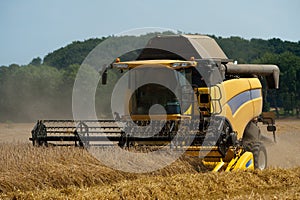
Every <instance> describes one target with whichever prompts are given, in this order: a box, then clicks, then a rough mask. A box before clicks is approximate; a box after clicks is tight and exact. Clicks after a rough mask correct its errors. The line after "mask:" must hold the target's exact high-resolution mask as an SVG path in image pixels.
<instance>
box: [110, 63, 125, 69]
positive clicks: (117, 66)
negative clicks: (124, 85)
mask: <svg viewBox="0 0 300 200" xmlns="http://www.w3.org/2000/svg"><path fill="white" fill-rule="evenodd" d="M113 67H114V68H118V69H127V68H128V65H127V64H122V63H114V64H113Z"/></svg>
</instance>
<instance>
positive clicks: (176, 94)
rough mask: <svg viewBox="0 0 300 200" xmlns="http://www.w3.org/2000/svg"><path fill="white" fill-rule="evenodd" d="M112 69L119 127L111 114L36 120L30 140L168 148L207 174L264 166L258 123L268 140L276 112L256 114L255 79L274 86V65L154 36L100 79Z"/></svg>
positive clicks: (186, 38)
mask: <svg viewBox="0 0 300 200" xmlns="http://www.w3.org/2000/svg"><path fill="white" fill-rule="evenodd" d="M110 69H117V70H119V71H120V72H123V73H124V72H126V73H124V75H126V77H125V78H124V80H125V82H124V84H122V86H123V89H122V93H123V94H122V95H120V98H121V99H122V100H124V106H123V107H122V110H118V112H115V114H116V115H117V116H118V120H120V121H122V124H123V125H124V126H123V127H120V126H119V125H118V123H116V122H115V120H113V119H112V120H83V121H74V120H64V121H63V120H39V121H38V123H37V124H36V126H35V127H34V129H33V130H32V138H31V140H32V141H33V144H34V145H43V144H44V145H48V143H49V142H51V141H60V142H61V141H64V142H66V141H68V142H69V144H72V143H73V144H74V143H75V144H76V145H79V146H86V145H90V144H91V142H95V141H96V142H98V143H97V145H101V146H105V145H119V146H120V147H127V148H129V149H130V147H132V146H134V147H137V146H138V147H143V148H148V149H149V150H151V149H155V147H157V148H159V147H160V146H166V145H169V147H170V148H172V149H174V150H176V149H180V150H184V152H185V153H186V154H188V155H191V156H200V157H202V158H203V159H202V160H203V163H204V164H205V165H206V166H209V167H211V168H212V170H213V171H219V170H225V171H231V170H237V169H254V168H259V169H264V168H266V166H267V153H266V148H265V146H264V144H263V142H262V141H261V133H260V126H259V125H258V123H260V122H263V124H268V131H272V132H273V134H274V139H275V130H276V127H275V125H274V124H275V122H274V116H273V115H271V114H267V113H263V112H262V107H263V95H262V84H261V82H260V77H265V80H266V82H267V86H268V88H269V89H277V88H278V85H279V69H278V67H277V66H275V65H253V64H235V63H233V62H232V60H230V59H228V58H227V57H226V55H225V53H224V52H223V51H222V49H221V48H220V47H219V46H218V44H217V43H216V42H215V40H213V39H212V38H210V37H208V36H203V35H176V36H157V37H154V38H152V39H151V40H150V41H149V42H148V44H147V46H146V47H145V48H144V49H142V51H141V52H140V54H139V56H138V57H137V58H136V59H135V60H130V61H123V62H122V61H120V59H119V58H117V59H116V61H115V62H114V63H112V64H110V65H109V66H108V67H107V68H106V69H105V71H104V72H103V74H102V84H106V80H107V78H109V77H108V75H107V71H108V70H110ZM120 115H121V116H120ZM61 123H64V124H65V125H58V124H61ZM71 123H72V124H75V126H74V125H71ZM66 124H69V125H66ZM93 124H98V125H93ZM99 124H101V125H100V126H99ZM106 139H108V140H109V141H110V143H109V144H104V143H103V141H106ZM70 142H71V143H70ZM94 144H96V143H94Z"/></svg>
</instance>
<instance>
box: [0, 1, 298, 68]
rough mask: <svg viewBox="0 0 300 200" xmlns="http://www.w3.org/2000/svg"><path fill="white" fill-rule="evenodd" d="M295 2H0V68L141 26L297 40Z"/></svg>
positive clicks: (245, 36)
mask: <svg viewBox="0 0 300 200" xmlns="http://www.w3.org/2000/svg"><path fill="white" fill-rule="evenodd" d="M299 10H300V1H299V0H286V1H284V0H251V1H250V0H226V1H225V0H209V1H208V0H207V1H202V0H109V1H103V0H89V1H84V0H0V28H1V29H0V30H1V31H0V66H1V65H6V66H8V65H10V64H12V63H16V64H19V65H26V64H28V63H30V61H31V60H32V59H33V58H36V57H41V58H42V59H43V57H44V56H46V55H47V54H48V53H50V52H52V51H54V50H56V49H58V48H60V47H63V46H66V45H67V44H69V43H71V42H72V41H83V40H85V39H89V38H96V37H103V36H109V35H116V34H118V33H120V32H123V31H127V30H130V29H135V28H143V27H161V28H169V29H173V30H177V31H182V32H184V33H201V34H213V35H216V36H221V37H230V36H240V37H242V38H245V39H251V38H262V39H271V38H280V39H282V40H288V41H294V42H298V41H299V40H300V20H299V19H300V12H299Z"/></svg>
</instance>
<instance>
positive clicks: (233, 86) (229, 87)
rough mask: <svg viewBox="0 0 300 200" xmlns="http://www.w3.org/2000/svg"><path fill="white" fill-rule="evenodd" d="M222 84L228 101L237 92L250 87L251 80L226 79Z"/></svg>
mask: <svg viewBox="0 0 300 200" xmlns="http://www.w3.org/2000/svg"><path fill="white" fill-rule="evenodd" d="M222 84H223V87H224V90H225V94H224V95H225V97H224V98H226V102H227V101H228V100H230V99H231V98H232V97H234V96H236V95H237V94H239V93H242V92H244V91H247V90H249V89H250V85H249V81H248V79H246V78H240V79H232V80H228V81H224V82H223V83H222Z"/></svg>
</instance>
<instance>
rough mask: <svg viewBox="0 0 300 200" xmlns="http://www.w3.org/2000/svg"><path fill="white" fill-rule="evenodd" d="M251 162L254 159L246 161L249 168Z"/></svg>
mask: <svg viewBox="0 0 300 200" xmlns="http://www.w3.org/2000/svg"><path fill="white" fill-rule="evenodd" d="M251 164H252V159H250V160H249V161H248V162H247V163H246V168H248V167H249V166H250V165H251Z"/></svg>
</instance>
